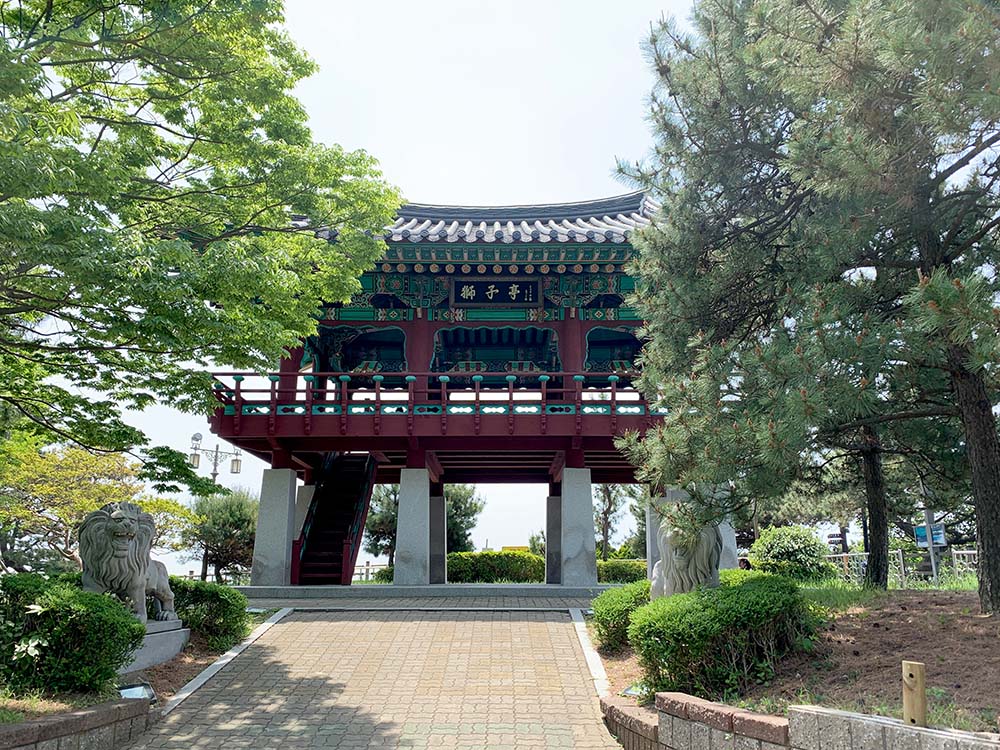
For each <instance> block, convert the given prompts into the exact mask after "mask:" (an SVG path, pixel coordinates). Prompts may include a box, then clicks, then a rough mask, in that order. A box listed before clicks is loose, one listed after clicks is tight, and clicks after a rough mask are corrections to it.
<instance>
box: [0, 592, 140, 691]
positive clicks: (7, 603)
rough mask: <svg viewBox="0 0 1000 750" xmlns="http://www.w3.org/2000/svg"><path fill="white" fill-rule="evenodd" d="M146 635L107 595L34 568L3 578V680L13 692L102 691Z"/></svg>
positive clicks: (0, 661) (0, 658)
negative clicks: (35, 572)
mask: <svg viewBox="0 0 1000 750" xmlns="http://www.w3.org/2000/svg"><path fill="white" fill-rule="evenodd" d="M145 633H146V629H145V628H144V627H143V625H142V623H140V622H139V621H138V620H136V619H135V617H133V616H132V614H131V613H130V612H129V611H128V610H127V609H126V608H125V606H124V605H122V604H121V602H119V601H117V600H116V599H113V598H112V597H110V596H105V595H103V594H94V593H90V592H87V591H82V590H81V589H79V588H77V587H74V586H72V585H69V584H66V583H62V582H58V581H46V580H45V579H44V578H42V577H41V576H38V575H33V574H14V575H6V576H3V577H2V578H0V682H2V683H3V684H5V685H6V686H7V687H8V688H9V689H10V690H12V691H13V692H15V693H23V692H31V691H42V692H45V693H58V692H96V691H99V690H101V689H102V688H104V687H105V686H107V685H108V683H110V682H111V680H113V679H114V678H115V676H116V674H117V671H118V668H119V667H120V666H122V665H123V664H125V663H126V662H127V661H128V660H129V658H130V657H131V656H132V654H133V653H134V652H135V650H136V649H137V648H138V647H139V645H140V644H141V643H142V638H143V636H144V635H145Z"/></svg>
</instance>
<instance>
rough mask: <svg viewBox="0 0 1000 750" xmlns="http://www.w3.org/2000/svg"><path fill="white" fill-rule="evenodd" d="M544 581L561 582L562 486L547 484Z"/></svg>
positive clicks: (557, 483) (554, 483) (556, 483)
mask: <svg viewBox="0 0 1000 750" xmlns="http://www.w3.org/2000/svg"><path fill="white" fill-rule="evenodd" d="M545 582H546V583H555V584H559V583H562V487H561V485H560V483H559V482H553V483H551V484H550V485H549V496H548V499H547V500H546V501H545Z"/></svg>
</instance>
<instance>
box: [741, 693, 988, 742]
mask: <svg viewBox="0 0 1000 750" xmlns="http://www.w3.org/2000/svg"><path fill="white" fill-rule="evenodd" d="M730 703H731V704H732V705H733V706H736V707H737V708H743V709H746V710H747V711H755V712H757V713H764V714H772V715H775V716H784V715H786V714H787V713H788V707H789V706H796V705H811V706H823V707H824V708H834V709H839V710H841V711H852V712H855V713H862V714H867V715H869V716H888V717H890V718H893V719H902V718H903V706H902V703H896V702H889V701H875V702H873V701H870V700H865V698H864V697H858V698H856V699H855V700H853V701H835V700H831V699H830V698H829V697H827V696H825V695H823V694H822V693H821V692H817V691H813V690H809V689H806V688H803V689H802V690H800V691H799V692H798V693H797V694H796V695H793V696H788V697H784V696H770V695H765V696H760V697H757V698H743V699H737V700H731V701H730ZM927 725H928V726H930V727H947V728H951V729H959V730H962V731H966V732H996V731H997V717H996V716H995V715H994V714H993V713H992V712H991V711H988V710H979V711H977V710H971V709H967V708H962V707H961V706H959V705H957V704H956V703H955V701H954V700H953V699H952V697H951V695H949V693H948V691H947V690H943V689H941V688H929V689H928V691H927Z"/></svg>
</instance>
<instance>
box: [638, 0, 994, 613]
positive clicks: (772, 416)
mask: <svg viewBox="0 0 1000 750" xmlns="http://www.w3.org/2000/svg"><path fill="white" fill-rule="evenodd" d="M693 23H694V29H695V31H694V33H693V34H691V35H687V34H683V33H680V32H679V31H678V30H677V29H676V28H675V27H674V26H673V25H672V24H671V23H670V22H663V23H661V24H660V25H658V26H656V27H654V29H653V32H652V34H651V36H650V39H649V42H648V53H649V57H650V59H651V61H652V63H653V67H654V70H655V72H656V75H657V88H656V90H655V91H654V96H653V100H652V112H651V120H652V122H653V125H654V128H655V134H656V142H657V145H656V149H655V154H654V156H653V158H652V159H651V160H650V162H649V163H647V164H644V165H637V166H634V167H624V168H625V169H626V171H628V172H629V173H630V174H631V175H632V176H633V177H634V178H635V179H636V180H637V181H638V182H639V183H640V184H642V185H644V186H646V187H648V188H650V189H652V190H653V191H655V192H656V193H657V194H658V195H659V196H661V197H662V200H663V211H662V215H661V216H660V217H659V218H658V220H657V221H656V222H655V224H654V226H653V227H652V228H650V229H649V230H648V231H644V232H642V233H640V235H639V237H638V238H637V247H638V249H639V251H640V258H639V260H638V262H637V264H636V269H635V270H636V272H637V275H638V276H639V278H640V290H639V292H638V295H637V300H636V301H637V304H638V306H639V307H640V310H641V312H642V313H643V318H644V320H645V321H646V328H647V333H648V335H649V338H650V343H649V344H648V345H647V346H646V349H645V362H644V364H645V370H644V376H643V384H642V385H643V388H644V389H645V391H646V392H647V393H648V394H649V395H650V396H652V397H658V398H660V399H661V401H662V402H663V403H664V404H665V405H666V406H668V407H670V409H671V414H670V415H668V417H667V418H666V420H665V423H664V426H663V428H661V429H658V430H656V431H653V432H651V433H649V435H648V438H647V440H646V441H645V442H644V443H643V444H642V445H637V444H636V443H635V441H632V442H631V443H630V445H631V448H632V449H633V450H634V451H635V453H636V456H637V457H638V458H641V459H642V460H643V462H644V464H645V466H646V476H645V478H646V479H648V480H649V481H652V482H654V483H655V484H658V485H667V484H673V485H677V484H680V485H683V486H685V487H687V488H689V489H690V490H691V492H692V495H693V497H694V502H693V503H692V506H691V512H692V514H693V515H695V516H696V517H697V516H713V517H715V516H718V514H719V513H720V512H725V511H728V510H732V508H733V506H745V505H747V504H757V503H759V502H761V500H762V499H766V498H772V497H776V496H779V495H781V494H783V493H784V492H786V491H787V489H788V488H789V486H791V484H792V483H793V482H794V481H796V480H797V479H799V478H800V477H801V476H802V475H803V473H804V472H805V471H808V470H811V469H814V468H815V467H816V464H817V457H818V456H841V457H842V458H841V459H838V460H846V461H853V462H855V463H856V464H859V465H860V474H861V477H862V479H863V480H864V486H865V489H866V495H867V500H868V505H869V516H870V520H871V521H872V522H873V523H872V525H873V528H874V527H875V526H878V528H879V530H880V531H879V537H880V538H879V539H878V540H874V541H877V545H876V544H873V549H872V553H873V555H875V557H874V558H873V563H874V567H875V568H877V569H879V570H878V572H879V577H880V578H881V577H882V572H881V569H882V568H883V566H884V561H885V560H886V559H887V545H886V544H885V542H884V540H883V538H882V537H883V533H882V530H884V529H885V527H886V523H887V522H886V521H885V520H884V518H885V509H886V502H887V501H886V484H885V471H884V467H883V462H884V458H885V456H886V455H889V454H895V453H897V452H900V451H904V450H910V449H912V448H913V447H914V445H915V446H916V448H915V449H916V452H917V453H918V454H921V455H924V456H934V455H937V454H942V455H951V454H953V453H954V452H955V449H956V448H957V446H958V445H959V444H962V445H964V447H965V449H966V455H967V458H968V472H969V477H970V481H971V487H972V494H973V497H974V499H975V507H976V522H977V541H978V545H979V566H980V567H979V594H980V602H981V606H982V609H983V611H984V612H993V611H998V610H1000V442H998V438H997V424H996V417H995V415H994V413H993V406H994V404H996V402H997V379H996V377H997V369H998V366H1000V344H998V342H1000V336H998V333H1000V312H998V310H997V308H996V305H995V299H996V295H997V293H998V291H1000V280H998V277H997V275H996V274H995V272H994V269H995V268H996V266H997V261H998V257H997V255H998V231H1000V212H998V208H1000V151H998V149H997V147H998V146H1000V87H998V86H997V85H996V81H997V80H1000V50H998V46H1000V38H998V33H997V27H996V24H995V13H994V12H993V11H991V10H990V9H989V8H988V7H987V5H986V4H978V3H965V2H959V0H944V1H938V0H917V1H916V2H913V1H910V2H903V1H902V0H864V1H862V0H835V1H834V2H827V3H824V4H815V3H800V2H796V1H795V0H758V1H757V2H749V3H730V2H726V1H724V0H702V1H701V2H698V3H697V4H696V6H695V9H694V14H693ZM956 431H958V432H959V434H960V436H961V437H960V438H956V437H955V435H956ZM907 440H910V441H911V444H910V445H909V446H908V445H907V442H906V441H907ZM823 460H826V459H823ZM911 481H913V482H914V483H915V482H916V477H913V479H912V480H911ZM720 487H723V488H726V491H724V492H722V493H720V492H719V491H718V488H720ZM709 488H711V491H709ZM723 506H726V507H723Z"/></svg>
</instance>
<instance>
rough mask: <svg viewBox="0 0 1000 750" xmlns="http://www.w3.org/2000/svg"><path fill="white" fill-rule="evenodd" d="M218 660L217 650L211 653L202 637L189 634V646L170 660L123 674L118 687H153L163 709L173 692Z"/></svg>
mask: <svg viewBox="0 0 1000 750" xmlns="http://www.w3.org/2000/svg"><path fill="white" fill-rule="evenodd" d="M218 658H219V652H218V651H212V650H210V649H209V648H208V647H207V646H206V645H205V639H204V638H203V637H202V636H200V635H199V634H198V633H192V634H191V640H190V641H188V645H187V646H186V647H185V648H184V650H183V651H181V652H180V653H179V654H177V656H175V657H174V658H173V659H171V660H170V661H166V662H164V663H163V664H157V665H156V666H155V667H150V668H149V669H143V670H140V671H138V672H130V673H128V674H126V675H122V677H121V684H127V683H129V682H140V681H143V682H148V683H149V684H150V685H152V686H153V690H154V691H155V692H156V698H157V701H158V702H159V705H161V706H162V705H164V704H165V703H166V702H167V701H168V700H170V699H171V698H172V697H173V695H174V693H176V692H177V691H178V690H180V689H181V688H182V687H184V686H185V685H186V684H187V683H188V682H190V681H191V680H193V679H194V678H195V677H196V676H197V675H198V673H199V672H201V671H202V670H203V669H204V668H205V667H207V666H208V665H209V664H211V663H212V662H213V661H215V660H216V659H218Z"/></svg>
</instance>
